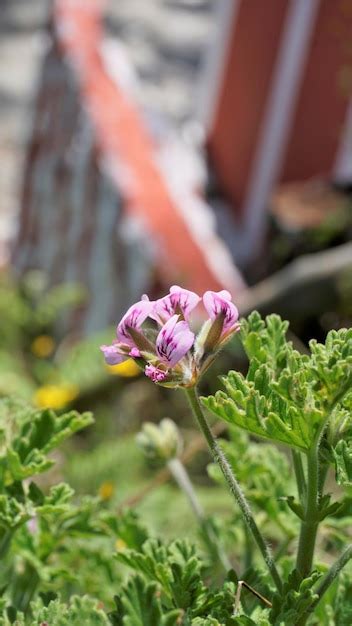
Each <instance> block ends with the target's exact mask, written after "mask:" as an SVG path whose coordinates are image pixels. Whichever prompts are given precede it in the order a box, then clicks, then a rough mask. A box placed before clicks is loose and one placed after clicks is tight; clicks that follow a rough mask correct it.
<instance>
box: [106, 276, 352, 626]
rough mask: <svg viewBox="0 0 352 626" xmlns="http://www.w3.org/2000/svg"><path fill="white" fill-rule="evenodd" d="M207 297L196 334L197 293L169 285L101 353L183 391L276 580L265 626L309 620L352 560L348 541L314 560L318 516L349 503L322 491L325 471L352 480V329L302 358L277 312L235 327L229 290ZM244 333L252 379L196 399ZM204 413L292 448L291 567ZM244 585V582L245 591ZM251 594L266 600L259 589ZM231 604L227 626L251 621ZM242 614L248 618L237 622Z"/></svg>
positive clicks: (235, 379)
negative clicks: (333, 554) (328, 557)
mask: <svg viewBox="0 0 352 626" xmlns="http://www.w3.org/2000/svg"><path fill="white" fill-rule="evenodd" d="M202 300H203V305H204V307H205V310H206V312H207V314H208V316H209V318H208V319H207V321H206V322H205V323H204V324H203V326H202V328H201V330H200V332H199V333H198V335H197V336H196V335H195V333H194V330H193V329H192V328H191V326H190V316H191V313H192V311H194V309H195V308H196V306H197V305H198V304H199V303H200V301H201V298H200V297H199V296H197V294H195V293H193V292H190V291H187V290H185V289H182V288H180V287H178V286H173V287H171V289H170V293H169V294H168V295H167V296H165V297H164V298H161V299H159V300H157V301H155V302H151V301H150V300H149V299H148V297H147V296H143V298H142V300H141V301H140V302H138V303H137V304H135V305H133V306H132V307H131V308H130V309H129V310H128V311H127V313H126V315H125V316H124V317H123V318H122V320H121V322H120V323H119V325H118V327H117V339H116V340H115V341H114V342H113V343H112V344H111V345H109V346H106V345H105V346H102V348H101V349H102V351H103V353H104V355H105V358H106V360H107V362H108V363H110V364H114V363H119V362H121V361H122V360H124V359H125V358H127V357H129V358H131V357H132V358H134V359H135V360H136V362H137V363H138V364H139V365H140V367H141V368H142V369H143V370H144V372H145V374H146V376H148V377H149V378H150V379H151V380H152V381H153V382H154V383H156V384H158V385H164V386H167V387H174V388H176V387H178V388H183V389H184V391H185V393H186V395H187V398H188V400H189V403H190V407H191V409H192V412H193V414H194V416H195V418H196V420H197V422H198V424H199V426H200V429H201V430H202V432H203V434H204V437H205V439H206V441H207V443H208V446H209V449H210V451H211V453H212V456H213V459H214V461H215V462H216V463H217V464H218V466H219V467H220V469H221V472H222V474H223V476H224V478H225V480H226V482H227V484H228V487H229V490H230V492H231V494H232V495H233V496H234V498H235V500H236V503H237V505H238V507H239V508H240V510H241V512H242V515H243V519H244V521H245V524H246V526H247V527H248V530H249V532H250V534H251V536H252V537H253V539H254V541H255V542H256V544H257V547H258V548H259V550H260V552H261V554H262V556H263V559H264V562H265V565H266V568H267V570H268V573H269V575H270V577H271V580H272V584H273V588H272V590H271V597H270V598H269V599H268V598H264V603H265V602H267V606H269V605H270V607H271V609H270V611H267V609H265V610H266V611H267V618H265V619H267V620H268V621H267V622H260V623H270V624H281V623H283V624H297V625H299V626H303V625H304V624H306V623H307V620H309V619H310V616H312V615H314V613H315V612H316V610H317V608H318V607H319V604H320V603H321V601H322V599H323V597H324V595H325V594H326V593H327V592H328V590H329V589H330V587H331V585H332V584H333V583H334V581H335V580H336V578H337V576H338V575H339V573H340V572H341V570H342V569H343V568H344V567H345V566H346V565H347V563H348V562H349V560H350V559H351V557H352V544H350V545H346V546H345V548H344V549H343V550H342V552H341V554H340V555H339V556H338V557H337V559H336V561H335V562H334V563H333V564H332V565H331V566H330V568H329V569H327V567H326V566H324V565H322V564H321V563H318V562H317V560H316V559H315V550H316V542H317V536H318V533H319V528H320V526H321V524H322V522H323V521H324V520H325V519H326V518H328V517H331V516H337V515H338V514H339V512H341V511H342V510H343V508H344V507H345V509H346V498H344V496H343V495H341V493H340V494H339V497H338V498H337V499H336V501H332V498H331V494H329V493H328V492H327V490H326V488H325V484H326V478H327V474H328V470H329V467H330V466H331V465H333V466H334V467H335V474H336V481H337V483H338V484H340V485H342V486H348V485H350V484H351V480H352V421H351V413H350V412H351V408H352V330H346V329H341V330H339V331H331V332H330V333H329V334H328V336H327V338H326V342H325V344H319V343H317V342H316V341H315V340H312V341H311V342H310V354H309V355H307V354H300V353H299V352H297V350H295V349H294V348H293V346H292V344H291V343H290V342H288V341H287V340H286V331H287V328H288V324H287V323H286V322H283V321H282V320H281V319H280V318H279V317H278V316H277V315H270V316H269V317H267V318H266V320H265V321H264V320H262V319H261V317H260V315H259V314H258V313H256V312H254V313H252V314H251V315H250V316H249V318H248V319H247V320H242V321H241V323H239V322H238V311H237V309H236V307H235V305H234V304H233V302H232V301H231V296H230V294H229V293H228V292H227V291H221V292H219V293H215V292H211V291H208V292H206V293H205V294H204V295H203V298H202ZM239 331H240V337H241V341H242V343H243V346H244V349H245V351H246V353H247V356H248V359H249V368H248V372H247V375H246V376H244V375H243V374H241V373H240V372H236V371H231V372H229V373H228V374H227V376H224V377H222V384H223V386H224V391H218V392H217V393H216V394H215V396H210V397H207V398H199V396H198V391H197V386H198V384H199V382H200V380H201V377H202V375H203V373H204V372H205V371H206V370H207V369H208V367H209V366H210V365H211V363H212V362H213V361H214V359H215V358H216V356H217V354H218V352H219V350H220V349H221V348H222V347H223V346H224V345H225V343H227V342H228V341H229V340H230V339H231V337H232V336H233V335H234V333H237V332H239ZM204 409H208V410H209V411H211V412H212V413H213V414H215V415H216V416H217V417H219V418H221V419H223V420H225V421H226V422H228V423H229V424H230V425H236V426H238V427H240V428H241V429H244V430H246V431H247V432H248V433H249V434H250V435H252V436H253V437H259V438H262V439H265V440H269V441H272V442H274V443H276V444H278V445H280V446H285V448H286V452H285V454H287V453H288V452H290V453H291V455H292V468H293V471H294V474H295V478H296V485H297V489H296V494H295V495H294V496H293V495H292V494H285V496H283V497H284V498H285V502H286V506H287V509H288V510H290V511H291V512H292V514H293V515H294V516H296V518H298V520H299V525H300V530H299V537H298V542H297V553H296V557H295V559H293V555H292V554H291V555H290V556H291V559H290V564H291V565H290V566H289V567H288V566H287V563H286V565H285V567H284V565H281V564H280V560H277V559H276V558H275V557H274V555H273V553H272V550H271V549H270V547H269V544H268V542H267V541H266V539H265V537H264V536H263V533H262V531H261V529H260V527H259V524H258V523H257V521H256V519H255V516H254V514H253V512H252V510H251V507H250V504H249V502H248V501H247V499H246V497H245V495H244V493H243V490H242V488H241V486H240V484H239V481H238V479H237V477H236V475H235V472H234V464H231V463H230V462H229V461H228V460H227V457H226V456H225V454H224V452H223V449H222V447H221V445H219V442H218V441H217V440H216V438H215V437H214V436H213V434H212V431H211V428H210V426H209V423H208V419H207V416H206V413H205V411H204ZM235 445H236V444H235V442H234V443H233V455H234V456H235V455H236V452H235ZM268 497H270V494H268ZM293 561H295V562H293ZM243 584H244V585H246V584H247V583H246V581H242V582H241V585H239V586H238V589H239V590H240V588H241V586H242V585H243ZM247 586H248V585H247ZM251 589H252V588H251ZM252 592H253V593H254V594H255V593H258V597H259V598H260V597H262V596H261V595H260V594H259V592H257V591H256V590H255V589H252ZM262 599H263V597H262ZM235 604H236V606H235V610H234V613H233V616H234V618H236V620H239V621H234V622H232V621H231V623H238V624H240V623H241V624H242V623H243V624H249V623H255V622H252V621H250V616H249V615H248V614H247V616H246V617H244V616H245V611H244V608H243V607H241V604H240V594H239V593H238V595H237V601H236V603H235ZM241 615H242V617H243V619H245V620H246V619H247V621H241V619H242V618H241V617H240V616H241ZM263 619H264V617H263ZM248 620H249V621H248ZM180 623H182V622H180ZM187 623H188V622H187ZM194 623H196V622H194ZM207 623H208V622H207ZM210 623H213V622H209V624H210ZM214 623H216V622H214ZM226 623H230V622H226ZM341 623H342V622H341ZM192 624H193V622H192Z"/></svg>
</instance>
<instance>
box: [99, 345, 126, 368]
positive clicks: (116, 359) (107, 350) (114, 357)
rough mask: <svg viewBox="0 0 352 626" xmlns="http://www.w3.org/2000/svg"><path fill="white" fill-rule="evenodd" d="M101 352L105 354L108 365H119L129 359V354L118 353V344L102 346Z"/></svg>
mask: <svg viewBox="0 0 352 626" xmlns="http://www.w3.org/2000/svg"><path fill="white" fill-rule="evenodd" d="M100 350H101V351H102V353H103V354H104V357H105V361H106V362H107V364H108V365H117V364H118V363H122V361H125V359H127V358H128V356H127V354H126V355H125V354H121V353H120V352H118V346H117V344H112V345H111V346H105V345H103V346H100Z"/></svg>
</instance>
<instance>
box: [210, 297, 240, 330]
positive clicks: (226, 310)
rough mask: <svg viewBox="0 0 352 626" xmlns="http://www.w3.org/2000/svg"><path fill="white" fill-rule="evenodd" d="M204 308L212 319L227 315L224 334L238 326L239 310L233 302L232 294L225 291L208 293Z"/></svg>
mask: <svg viewBox="0 0 352 626" xmlns="http://www.w3.org/2000/svg"><path fill="white" fill-rule="evenodd" d="M203 303H204V307H205V309H206V310H207V313H208V315H209V317H210V319H212V320H215V319H216V318H217V317H218V315H220V314H221V313H222V314H223V315H225V320H224V325H223V329H222V333H225V332H227V331H229V330H230V329H232V328H234V327H235V326H236V325H237V320H238V310H237V307H236V306H235V305H234V303H233V302H231V294H230V293H229V292H228V291H226V290H225V289H224V290H222V291H218V292H216V291H206V292H205V294H204V296H203Z"/></svg>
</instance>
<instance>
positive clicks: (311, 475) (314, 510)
mask: <svg viewBox="0 0 352 626" xmlns="http://www.w3.org/2000/svg"><path fill="white" fill-rule="evenodd" d="M318 448H319V442H317V444H316V445H314V446H313V448H312V449H311V450H310V451H309V452H308V454H307V461H308V463H307V470H308V484H307V499H306V510H305V519H304V520H303V521H302V524H301V532H300V537H299V544H298V552H297V562H296V567H297V569H298V571H299V572H300V574H301V575H302V576H303V578H306V577H307V576H308V575H309V573H310V572H311V569H312V565H313V556H314V549H315V541H316V536H317V530H318V524H319V520H318V507H319V503H318V483H319V462H318Z"/></svg>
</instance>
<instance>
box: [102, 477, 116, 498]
mask: <svg viewBox="0 0 352 626" xmlns="http://www.w3.org/2000/svg"><path fill="white" fill-rule="evenodd" d="M113 493H114V483H112V482H111V481H109V480H107V481H105V482H104V483H102V484H101V485H100V487H99V491H98V494H99V496H100V498H101V499H102V500H110V498H111V497H112V494H113Z"/></svg>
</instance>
